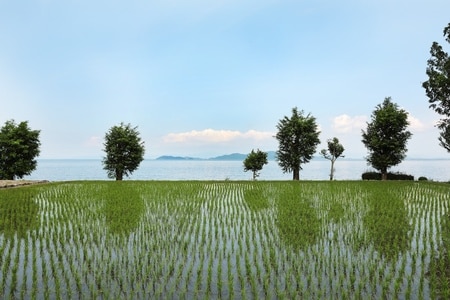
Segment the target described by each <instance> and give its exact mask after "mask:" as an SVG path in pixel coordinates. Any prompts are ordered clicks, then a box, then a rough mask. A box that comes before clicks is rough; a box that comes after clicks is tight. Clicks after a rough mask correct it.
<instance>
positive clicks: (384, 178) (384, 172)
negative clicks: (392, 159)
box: [381, 169, 387, 180]
mask: <svg viewBox="0 0 450 300" xmlns="http://www.w3.org/2000/svg"><path fill="white" fill-rule="evenodd" d="M381 180H387V169H382V170H381Z"/></svg>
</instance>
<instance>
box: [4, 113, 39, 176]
mask: <svg viewBox="0 0 450 300" xmlns="http://www.w3.org/2000/svg"><path fill="white" fill-rule="evenodd" d="M39 134H40V131H39V130H31V129H30V128H29V127H28V122H27V121H24V122H20V123H19V124H16V123H15V122H14V120H10V121H6V122H5V125H4V126H3V127H2V128H1V129H0V179H8V180H14V179H16V178H23V176H26V175H30V174H31V172H33V171H34V170H35V169H36V167H37V161H36V157H37V156H38V155H39V153H40V149H39V147H40V145H41V143H40V141H39Z"/></svg>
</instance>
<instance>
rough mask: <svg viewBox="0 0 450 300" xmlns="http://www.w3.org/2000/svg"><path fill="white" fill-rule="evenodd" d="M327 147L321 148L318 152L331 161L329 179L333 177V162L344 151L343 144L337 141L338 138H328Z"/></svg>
mask: <svg viewBox="0 0 450 300" xmlns="http://www.w3.org/2000/svg"><path fill="white" fill-rule="evenodd" d="M327 143H328V149H322V150H321V151H320V154H322V156H323V157H324V158H326V159H328V160H330V161H331V170H330V180H333V177H334V163H335V161H336V160H337V159H338V158H339V157H344V156H343V155H342V153H344V146H342V144H340V143H339V139H338V138H336V137H335V138H333V139H329V140H328V141H327Z"/></svg>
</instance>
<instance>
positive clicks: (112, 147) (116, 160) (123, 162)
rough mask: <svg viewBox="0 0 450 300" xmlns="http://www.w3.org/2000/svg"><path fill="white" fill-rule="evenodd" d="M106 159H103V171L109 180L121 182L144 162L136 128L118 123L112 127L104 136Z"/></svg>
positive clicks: (142, 144)
mask: <svg viewBox="0 0 450 300" xmlns="http://www.w3.org/2000/svg"><path fill="white" fill-rule="evenodd" d="M104 146H105V149H104V151H105V152H106V157H104V158H103V169H105V170H106V171H107V173H108V177H109V178H115V179H116V180H122V179H123V176H124V175H125V176H129V175H131V174H132V173H133V172H134V171H135V170H136V169H137V168H138V167H139V165H140V163H141V162H142V161H143V160H144V153H145V148H144V142H143V141H141V138H140V136H139V132H138V131H137V127H131V125H130V124H127V125H125V124H124V123H120V125H119V126H113V127H111V128H110V129H109V131H108V132H107V133H106V135H105V143H104Z"/></svg>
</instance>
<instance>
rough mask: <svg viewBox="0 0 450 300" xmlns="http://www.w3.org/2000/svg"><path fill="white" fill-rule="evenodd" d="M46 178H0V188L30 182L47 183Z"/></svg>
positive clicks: (19, 185) (18, 185) (28, 183)
mask: <svg viewBox="0 0 450 300" xmlns="http://www.w3.org/2000/svg"><path fill="white" fill-rule="evenodd" d="M48 182H50V181H48V180H23V179H18V180H0V188H14V187H21V186H27V185H32V184H40V183H48Z"/></svg>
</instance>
